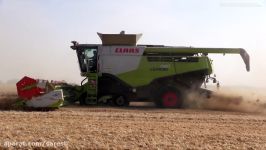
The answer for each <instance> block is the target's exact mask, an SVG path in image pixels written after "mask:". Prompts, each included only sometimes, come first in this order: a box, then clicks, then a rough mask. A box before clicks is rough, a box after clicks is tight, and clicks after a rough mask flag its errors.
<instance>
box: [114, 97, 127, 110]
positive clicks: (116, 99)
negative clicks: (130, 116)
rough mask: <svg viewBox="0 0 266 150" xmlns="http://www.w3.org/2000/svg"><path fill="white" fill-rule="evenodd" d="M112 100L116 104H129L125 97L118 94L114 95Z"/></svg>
mask: <svg viewBox="0 0 266 150" xmlns="http://www.w3.org/2000/svg"><path fill="white" fill-rule="evenodd" d="M113 102H114V104H115V105H116V106H120V107H121V106H124V107H125V106H126V107H127V106H129V101H128V100H127V99H126V97H125V96H122V95H119V96H115V97H114V99H113Z"/></svg>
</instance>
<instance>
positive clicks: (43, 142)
mask: <svg viewBox="0 0 266 150" xmlns="http://www.w3.org/2000/svg"><path fill="white" fill-rule="evenodd" d="M14 97H15V95H14V93H13V94H12V93H10V92H5V93H2V96H1V101H2V102H1V105H3V104H6V103H3V101H9V100H12V99H14ZM224 99H226V100H224ZM228 99H229V98H228V97H224V96H223V97H222V98H221V100H220V101H218V99H217V97H215V100H216V102H215V103H214V102H213V101H211V102H208V103H206V102H204V103H203V102H201V103H195V102H189V104H187V106H188V108H186V109H158V108H155V107H154V106H152V105H151V104H143V103H141V104H140V103H133V104H132V105H131V107H129V108H114V107H80V106H67V107H64V108H61V109H59V110H56V111H48V112H40V111H21V110H8V109H7V110H6V108H3V107H2V110H1V111H0V118H1V121H0V135H1V136H0V147H1V148H10V149H13V148H20V149H29V148H37V149H58V148H61V149H73V148H74V149H88V148H94V149H110V148H114V149H117V148H118V149H147V148H148V149H158V148H159V149H266V125H265V123H266V116H265V112H264V104H263V103H260V102H261V101H262V100H261V99H258V98H256V100H255V101H254V102H255V103H253V102H252V101H246V102H239V101H237V102H233V103H231V102H228ZM229 100H230V99H229ZM244 100H245V99H244ZM258 100H259V101H258ZM217 103H218V104H217ZM257 103H260V104H257ZM249 106H250V107H249Z"/></svg>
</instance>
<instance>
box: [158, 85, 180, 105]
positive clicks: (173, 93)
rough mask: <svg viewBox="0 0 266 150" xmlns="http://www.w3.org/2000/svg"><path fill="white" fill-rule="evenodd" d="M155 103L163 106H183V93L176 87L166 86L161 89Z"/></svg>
mask: <svg viewBox="0 0 266 150" xmlns="http://www.w3.org/2000/svg"><path fill="white" fill-rule="evenodd" d="M155 103H156V106H157V107H162V108H181V106H182V103H183V99H182V94H181V92H180V91H179V90H177V89H176V88H174V87H166V88H163V89H161V90H159V92H158V94H157V95H156V97H155Z"/></svg>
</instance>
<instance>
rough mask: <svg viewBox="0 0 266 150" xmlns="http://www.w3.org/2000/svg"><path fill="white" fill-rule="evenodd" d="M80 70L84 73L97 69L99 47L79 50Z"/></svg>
mask: <svg viewBox="0 0 266 150" xmlns="http://www.w3.org/2000/svg"><path fill="white" fill-rule="evenodd" d="M77 54H78V59H79V65H80V70H81V72H82V73H86V72H96V71H97V49H96V48H84V49H82V50H79V51H77Z"/></svg>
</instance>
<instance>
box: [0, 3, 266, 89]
mask: <svg viewBox="0 0 266 150" xmlns="http://www.w3.org/2000/svg"><path fill="white" fill-rule="evenodd" d="M121 30H125V31H126V33H143V36H142V38H141V39H140V41H139V44H160V45H171V46H193V47H225V48H231V47H232V48H244V49H246V50H247V52H248V53H249V55H250V57H251V71H250V72H246V70H245V65H244V63H243V61H242V59H241V57H240V56H239V55H225V56H223V55H210V57H211V58H212V59H213V64H214V66H213V67H214V71H215V74H216V75H217V78H218V80H219V81H220V83H221V85H230V86H252V87H266V85H265V83H266V77H265V76H266V62H265V60H266V42H265V41H266V0H201V1H199V0H186V1H183V0H142V1H137V0H112V1H110V0H0V58H1V59H0V71H1V75H0V76H1V78H0V80H2V81H7V80H11V79H20V78H22V77H23V76H25V75H27V76H31V77H35V78H43V79H49V80H51V79H54V80H66V81H68V82H74V83H79V82H80V81H81V80H82V77H81V76H80V71H79V68H78V63H77V58H76V54H75V51H73V50H71V49H70V47H69V46H70V45H71V43H70V42H71V41H72V40H76V41H78V42H79V43H90V44H94V43H100V42H101V41H100V39H99V38H98V36H97V34H96V32H101V33H119V32H120V31H121Z"/></svg>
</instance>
